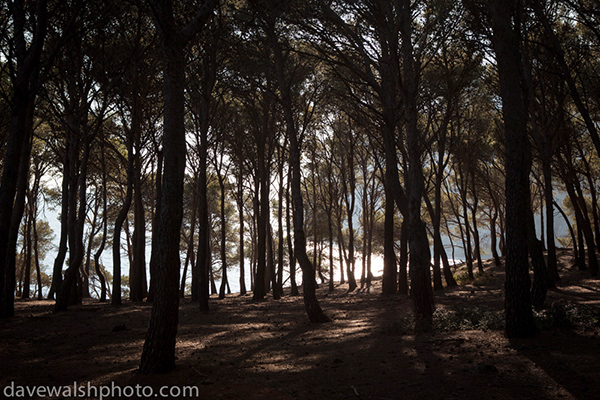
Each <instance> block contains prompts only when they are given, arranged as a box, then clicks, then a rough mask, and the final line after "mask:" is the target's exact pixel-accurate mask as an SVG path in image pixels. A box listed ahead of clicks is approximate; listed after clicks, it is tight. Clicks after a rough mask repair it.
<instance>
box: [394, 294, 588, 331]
mask: <svg viewBox="0 0 600 400" xmlns="http://www.w3.org/2000/svg"><path fill="white" fill-rule="evenodd" d="M534 318H535V322H536V325H537V326H538V328H540V329H541V330H551V329H569V330H580V331H584V332H591V331H594V330H596V329H598V328H599V327H600V309H598V308H596V307H593V306H588V305H582V304H577V303H573V302H570V301H566V300H556V301H554V302H552V303H551V304H550V306H549V307H548V308H547V309H545V310H542V311H539V312H538V311H534ZM503 329H504V311H493V310H491V309H489V308H488V307H486V306H484V305H475V306H470V305H457V306H455V307H454V308H453V310H451V311H448V310H439V309H438V310H436V311H435V312H434V314H433V325H432V332H452V331H468V330H481V331H484V332H485V331H488V330H503ZM382 333H384V334H387V335H410V334H414V333H415V324H414V320H413V318H399V319H397V320H395V321H392V322H391V323H390V324H388V325H387V326H384V327H383V328H382Z"/></svg>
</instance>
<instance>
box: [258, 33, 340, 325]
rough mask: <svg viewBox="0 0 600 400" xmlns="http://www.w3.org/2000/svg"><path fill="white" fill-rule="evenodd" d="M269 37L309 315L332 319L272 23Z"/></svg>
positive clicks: (313, 319)
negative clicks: (314, 257) (314, 256)
mask: <svg viewBox="0 0 600 400" xmlns="http://www.w3.org/2000/svg"><path fill="white" fill-rule="evenodd" d="M269 28H270V29H269V32H268V34H269V38H270V41H271V49H272V50H273V55H274V60H275V70H276V73H277V82H278V86H279V90H280V92H281V105H282V108H283V113H284V119H285V125H286V132H287V135H288V138H289V140H290V168H291V170H292V179H291V183H290V186H291V190H292V202H293V205H294V207H293V221H294V254H295V255H296V258H297V259H298V262H299V264H300V268H302V282H303V285H304V308H305V309H306V313H307V314H308V318H309V319H310V321H311V322H313V323H322V322H329V321H330V319H329V317H327V315H325V313H324V312H323V310H322V309H321V306H320V305H319V302H318V300H317V295H316V280H315V267H314V266H313V265H312V263H311V262H310V259H309V258H308V255H307V254H306V236H305V233H304V205H303V200H302V187H301V179H300V173H301V170H300V168H301V165H300V143H298V137H297V134H298V133H297V132H296V127H295V123H294V114H293V110H292V97H291V93H290V87H289V86H288V84H287V83H286V80H285V75H284V65H283V63H284V61H283V54H282V51H281V48H280V45H279V42H278V39H277V37H276V36H275V32H274V27H272V26H270V27H269Z"/></svg>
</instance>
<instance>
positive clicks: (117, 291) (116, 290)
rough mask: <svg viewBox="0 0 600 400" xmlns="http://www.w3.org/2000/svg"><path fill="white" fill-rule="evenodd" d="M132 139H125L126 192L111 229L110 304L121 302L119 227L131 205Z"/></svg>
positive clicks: (121, 226) (115, 304)
mask: <svg viewBox="0 0 600 400" xmlns="http://www.w3.org/2000/svg"><path fill="white" fill-rule="evenodd" d="M131 142H132V139H131V138H128V139H127V149H128V155H127V158H128V159H127V192H126V193H125V200H124V201H123V206H122V207H121V210H120V211H119V214H118V215H117V219H116V221H115V228H114V230H113V248H112V254H113V290H112V299H111V304H112V305H114V306H118V305H120V304H121V229H122V228H123V223H124V222H125V219H126V218H127V214H128V213H129V207H131V199H132V196H133V193H132V192H133V162H134V161H133V157H134V156H133V151H132V150H133V146H132V143H131Z"/></svg>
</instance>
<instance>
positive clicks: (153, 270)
mask: <svg viewBox="0 0 600 400" xmlns="http://www.w3.org/2000/svg"><path fill="white" fill-rule="evenodd" d="M157 147H158V146H157ZM156 153H157V161H156V180H155V183H154V186H155V196H154V202H155V206H154V215H153V217H152V250H151V253H150V290H149V291H148V297H147V298H146V301H148V302H153V301H154V294H155V293H156V283H157V282H158V281H157V280H156V278H157V277H158V257H159V255H158V236H156V235H155V234H154V232H156V229H157V227H158V217H159V216H160V210H161V208H160V207H161V205H160V199H161V198H162V171H163V151H162V149H158V148H157V149H156ZM192 293H193V290H192Z"/></svg>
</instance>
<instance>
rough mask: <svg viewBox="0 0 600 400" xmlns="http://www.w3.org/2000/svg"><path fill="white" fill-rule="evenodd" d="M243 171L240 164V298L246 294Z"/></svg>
mask: <svg viewBox="0 0 600 400" xmlns="http://www.w3.org/2000/svg"><path fill="white" fill-rule="evenodd" d="M243 178H244V176H243V169H242V165H241V162H240V171H239V176H238V193H237V196H238V213H239V220H240V226H239V229H240V243H239V253H240V296H244V295H245V294H246V293H247V290H246V268H245V266H244V263H245V259H244V184H243Z"/></svg>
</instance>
